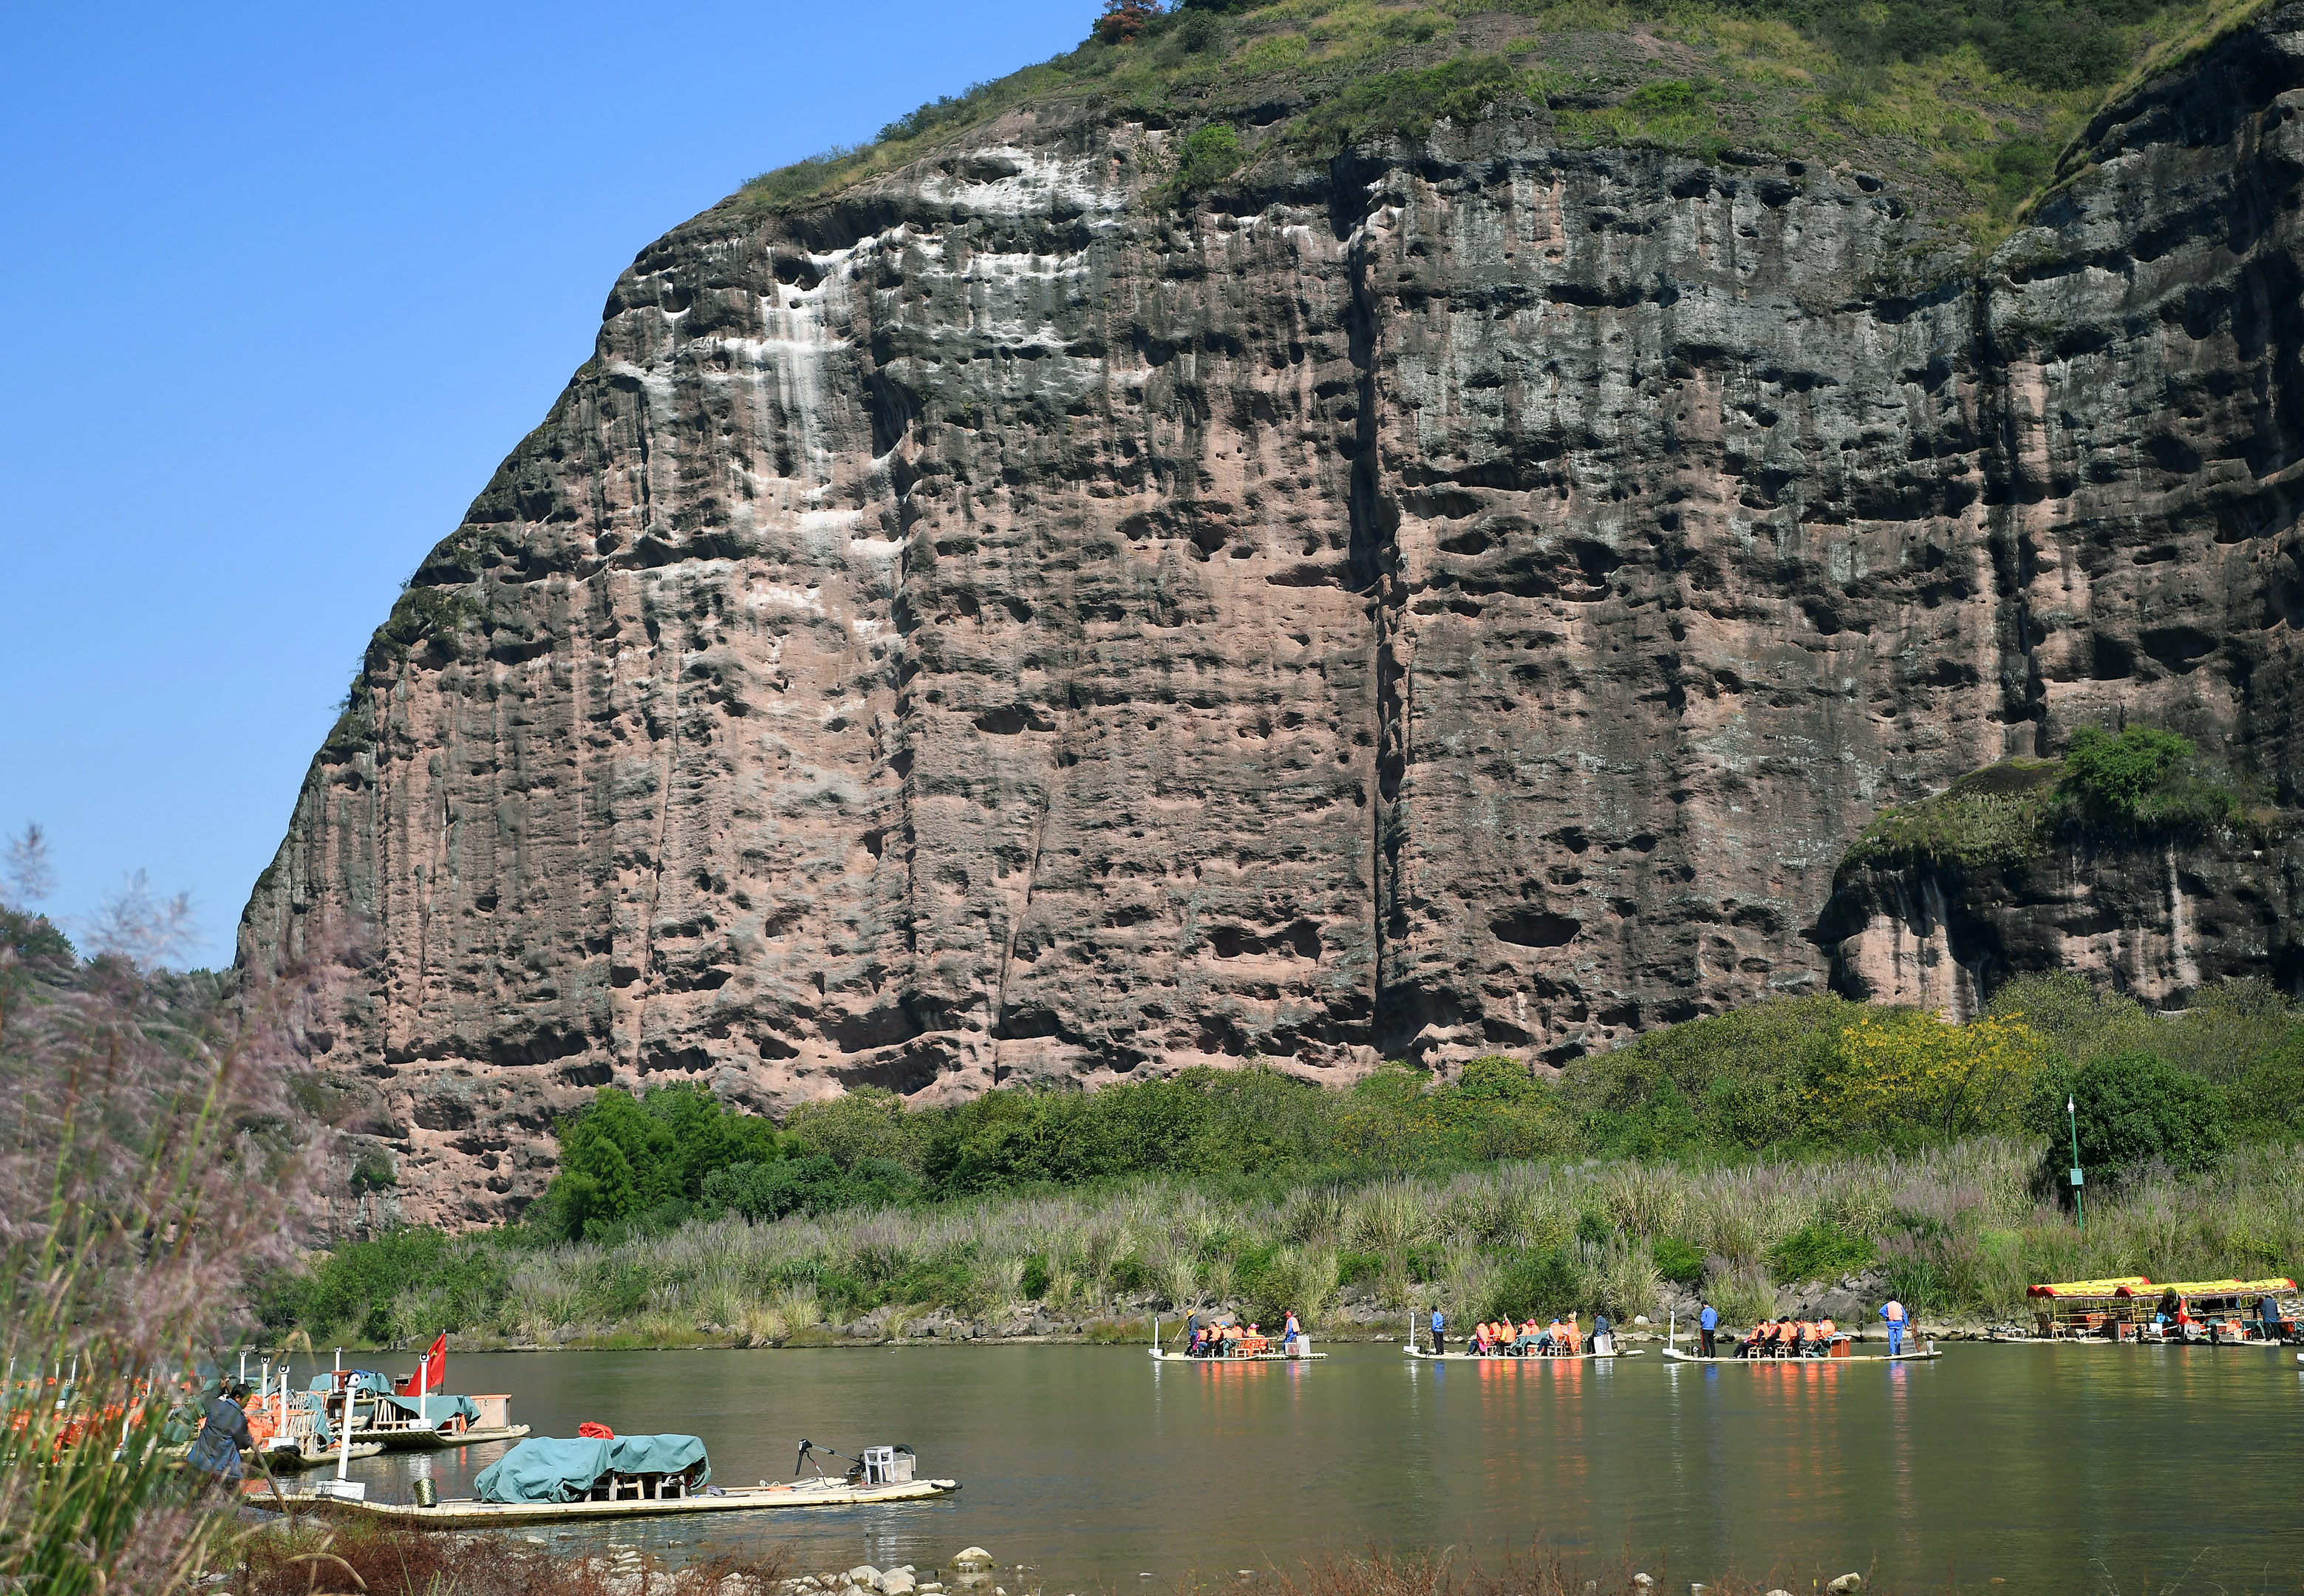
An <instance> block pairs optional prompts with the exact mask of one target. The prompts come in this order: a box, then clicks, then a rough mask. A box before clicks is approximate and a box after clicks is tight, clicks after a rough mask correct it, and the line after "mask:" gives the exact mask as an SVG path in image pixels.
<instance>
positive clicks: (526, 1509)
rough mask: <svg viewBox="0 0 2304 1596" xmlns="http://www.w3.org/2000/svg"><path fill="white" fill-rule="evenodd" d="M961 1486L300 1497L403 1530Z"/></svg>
mask: <svg viewBox="0 0 2304 1596" xmlns="http://www.w3.org/2000/svg"><path fill="white" fill-rule="evenodd" d="M959 1489H960V1482H959V1481H957V1480H908V1481H904V1482H901V1483H895V1484H887V1485H861V1484H851V1483H849V1482H848V1481H847V1480H845V1479H832V1478H821V1479H809V1480H795V1481H792V1482H790V1483H788V1484H783V1485H767V1486H744V1487H741V1488H732V1489H729V1490H704V1491H699V1492H698V1493H697V1494H695V1495H693V1496H690V1495H685V1494H682V1495H678V1496H665V1497H648V1496H634V1497H621V1498H618V1499H614V1500H591V1499H587V1500H584V1501H580V1502H482V1501H476V1500H473V1499H470V1498H469V1497H456V1498H451V1499H446V1500H444V1501H442V1502H441V1503H440V1505H439V1506H438V1507H418V1506H416V1505H415V1504H414V1503H412V1502H373V1501H366V1500H352V1499H344V1498H335V1497H330V1496H327V1495H326V1494H324V1493H310V1494H305V1495H300V1496H298V1497H296V1498H294V1500H295V1501H296V1502H297V1503H298V1504H299V1505H302V1504H306V1503H309V1504H312V1505H315V1506H323V1507H342V1508H351V1509H356V1510H358V1511H360V1512H365V1513H371V1514H375V1515H377V1516H380V1517H385V1518H390V1519H395V1520H398V1521H399V1522H401V1523H403V1524H455V1525H483V1524H566V1523H570V1522H572V1521H578V1520H583V1519H603V1518H656V1517H665V1516H671V1515H673V1514H681V1513H757V1512H764V1511H768V1510H772V1509H791V1508H796V1507H870V1506H873V1505H875V1504H877V1503H880V1502H917V1501H926V1500H928V1499H931V1498H934V1497H940V1496H950V1495H951V1494H952V1493H953V1491H955V1490H959Z"/></svg>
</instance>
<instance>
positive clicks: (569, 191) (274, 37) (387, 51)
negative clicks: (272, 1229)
mask: <svg viewBox="0 0 2304 1596" xmlns="http://www.w3.org/2000/svg"><path fill="white" fill-rule="evenodd" d="M1097 9H1098V7H1097V4H1096V0H1009V3H1007V4H919V3H917V0H884V3H883V4H877V5H869V6H867V5H855V4H847V5H843V4H831V5H799V4H789V3H788V0H758V3H757V4H656V5H642V6H631V5H618V6H608V5H601V4H591V3H589V0H584V3H580V4H572V3H569V0H562V3H560V4H552V5H542V4H519V5H511V4H505V5H491V4H485V0H483V3H482V4H455V5H439V4H394V5H359V4H321V5H313V4H298V5H293V6H287V5H281V6H272V5H260V4H239V5H227V6H185V5H125V6H106V5H102V4H86V5H83V4H64V5H38V6H19V7H16V8H14V9H13V11H12V12H11V13H10V19H9V23H8V30H7V31H8V42H7V46H6V48H5V50H4V51H0V207H4V208H0V292H4V300H0V303H4V304H5V305H6V306H7V308H8V310H9V316H8V321H9V326H8V330H7V333H6V335H5V340H4V344H0V348H4V350H5V353H4V356H0V362H4V363H0V377H4V380H0V829H4V830H5V831H7V832H14V831H16V830H17V829H18V828H20V827H21V826H22V824H23V823H25V822H26V821H27V820H38V821H39V822H41V823H43V824H45V825H46V826H47V829H48V832H49V835H50V840H51V845H52V848H53V849H54V856H55V867H56V874H57V875H58V877H59V888H58V891H57V892H56V893H55V897H54V898H53V899H51V900H50V901H49V903H48V905H47V908H49V910H50V911H51V912H52V913H56V914H58V915H59V916H61V917H63V918H64V919H66V920H67V922H69V921H71V920H72V919H73V918H76V917H78V916H84V915H86V914H87V912H88V911H89V908H91V907H92V905H93V904H94V903H95V902H96V900H97V899H99V898H100V897H101V896H102V895H103V894H104V893H106V891H110V890H113V889H114V888H116V887H117V886H118V885H119V884H120V882H121V881H122V880H123V877H124V875H125V874H127V873H128V872H130V871H132V870H135V869H137V868H139V867H141V868H145V869H148V870H149V872H150V873H151V877H152V884H153V886H154V887H155V888H156V889H159V890H162V891H178V890H183V891H190V892H191V896H192V903H193V909H194V912H195V915H196V916H197V918H198V922H199V942H198V943H197V945H196V946H195V947H194V948H192V949H191V953H190V959H189V962H192V963H215V962H223V961H225V960H228V959H229V958H230V957H231V946H232V933H233V925H235V923H236V922H237V921H238V919H239V916H240V910H241V905H242V904H243V902H244V901H245V900H246V898H247V895H248V890H249V887H250V884H251V883H252V882H254V881H255V879H256V875H257V873H258V871H259V870H261V869H262V868H263V867H264V866H265V865H266V864H267V862H268V861H269V860H270V859H271V857H272V854H273V850H274V849H275V848H276V847H277V846H278V844H279V840H280V836H281V833H282V832H283V830H284V827H285V825H286V823H287V819H288V813H289V806H290V805H291V803H292V801H293V799H294V797H295V792H296V788H297V783H298V782H299V781H301V778H302V776H303V773H304V768H305V765H306V764H307V762H308V761H309V759H310V757H311V755H312V751H313V749H314V748H315V747H318V743H319V739H320V738H321V736H322V735H323V734H324V733H325V732H326V730H327V727H328V725H329V722H331V721H332V720H333V719H334V718H335V705H336V702H337V700H338V699H339V698H340V697H342V696H343V690H344V685H345V683H346V681H347V680H349V679H350V677H351V675H352V668H353V666H354V665H355V663H357V662H358V660H359V658H360V651H361V649H362V647H363V646H365V645H366V642H367V639H368V633H369V631H370V630H372V629H374V628H375V626H376V625H377V623H378V622H379V621H382V620H383V618H384V615H385V611H386V610H387V609H388V608H389V607H390V604H391V602H392V599H393V595H394V591H395V589H396V587H398V584H399V582H400V581H401V579H402V578H404V577H405V576H406V575H407V574H408V572H409V571H410V570H413V569H414V567H415V565H416V563H417V562H418V560H419V558H420V557H421V556H422V554H423V553H424V552H425V551H426V550H427V549H428V548H429V547H430V546H431V545H433V544H434V543H436V542H437V541H438V540H439V539H440V538H442V537H443V536H446V535H447V533H448V532H449V531H450V530H451V529H452V528H454V526H455V525H456V523H457V521H458V519H460V518H461V516H462V512H463V510H464V507H465V505H466V504H467V503H468V502H470V500H471V498H472V496H473V495H474V494H477V493H478V492H479V490H480V488H481V486H483V485H484V484H485V483H486V482H487V478H488V476H489V474H490V473H491V472H492V471H493V470H494V469H495V467H496V462H497V461H498V460H501V459H502V458H503V457H504V454H505V453H506V452H509V451H510V449H511V448H512V444H513V443H515V442H517V441H518V439H519V438H520V437H521V435H522V434H523V433H525V432H526V431H527V430H528V429H529V427H531V426H534V425H535V424H536V423H537V422H538V421H539V420H541V419H542V418H543V417H544V414H545V411H546V408H547V407H548V406H549V405H550V404H551V402H552V399H553V396H554V395H555V393H557V392H558V391H559V389H560V387H561V385H562V384H563V383H565V382H566V380H567V378H568V376H569V374H570V373H571V372H572V371H573V370H574V369H575V368H576V367H577V366H579V365H580V364H581V363H582V362H583V361H584V360H585V359H587V358H588V357H589V355H590V353H591V350H592V338H593V334H594V333H595V331H596V330H597V327H598V325H599V317H600V308H601V305H602V302H603V301H604V300H606V297H607V292H608V288H609V285H610V284H611V283H613V282H614V279H615V276H616V274H617V272H618V271H620V270H621V269H622V268H623V266H625V265H627V264H628V263H629V262H630V261H631V258H632V257H633V256H634V255H635V254H637V253H638V252H639V250H640V248H641V247H642V246H643V245H645V244H647V243H648V241H649V240H651V239H653V238H655V237H656V235H657V234H659V233H661V232H664V231H665V229H667V228H669V227H671V226H673V225H674V224H677V223H679V222H680V221H682V219H683V218H685V217H687V216H690V215H694V214H695V213H696V212H698V211H700V210H702V209H704V208H705V207H707V206H709V205H711V204H712V203H713V202H714V201H716V200H717V199H719V198H721V197H722V196H724V195H725V194H727V193H728V192H730V191H731V190H733V189H734V188H735V187H736V186H737V185H738V184H740V183H741V182H743V181H744V180H745V179H747V178H749V177H751V176H753V175H754V174H755V173H760V172H763V171H766V170H767V169H768V168H770V167H773V166H777V165H783V164H784V163H785V162H787V161H791V160H794V159H797V158H798V157H800V156H806V155H809V154H812V153H814V152H815V151H817V150H818V149H821V148H825V147H826V146H827V145H831V144H846V143H853V142H857V141H860V140H861V139H868V138H869V137H871V135H872V134H873V132H874V131H877V129H878V128H879V127H880V125H881V124H882V123H883V122H887V121H888V120H890V119H891V118H892V117H894V116H896V115H899V114H902V113H903V112H905V111H908V110H910V109H911V107H912V106H916V105H918V104H919V103H920V102H921V101H922V100H926V99H932V98H934V97H936V96H937V95H939V94H946V93H954V92H957V91H958V90H960V89H963V88H965V87H966V86H967V85H968V84H969V83H970V82H972V81H975V80H978V79H982V78H988V77H996V76H999V75H1001V74H1003V73H1004V72H1011V71H1012V70H1014V69H1015V68H1017V67H1019V66H1022V65H1024V64H1026V63H1029V62H1033V61H1038V60H1043V59H1045V58H1046V57H1047V56H1049V55H1054V54H1055V53H1056V52H1058V51H1059V50H1063V49H1068V48H1070V47H1071V46H1072V45H1074V44H1076V43H1078V42H1079V40H1080V38H1083V37H1085V36H1086V34H1087V32H1088V26H1089V23H1090V22H1091V21H1092V20H1093V17H1094V15H1095V13H1096V12H1097Z"/></svg>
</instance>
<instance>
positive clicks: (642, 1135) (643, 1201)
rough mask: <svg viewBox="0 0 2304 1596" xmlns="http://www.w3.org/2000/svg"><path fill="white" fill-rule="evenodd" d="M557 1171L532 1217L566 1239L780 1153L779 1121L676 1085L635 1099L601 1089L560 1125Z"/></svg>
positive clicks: (598, 1232) (597, 1232) (687, 1194)
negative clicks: (539, 1210) (719, 1172)
mask: <svg viewBox="0 0 2304 1596" xmlns="http://www.w3.org/2000/svg"><path fill="white" fill-rule="evenodd" d="M559 1135H560V1172H559V1174H557V1175H556V1176H555V1177H554V1178H553V1181H552V1184H551V1186H549V1187H548V1188H546V1192H545V1196H544V1203H543V1205H542V1206H543V1212H542V1213H541V1214H540V1215H539V1216H538V1217H539V1218H540V1220H541V1221H542V1223H543V1225H544V1228H545V1229H547V1230H549V1231H551V1232H553V1233H554V1234H555V1235H559V1236H563V1237H569V1238H571V1239H573V1238H576V1237H584V1236H591V1237H596V1238H597V1237H600V1236H603V1235H606V1233H608V1232H609V1231H610V1230H611V1229H613V1228H614V1227H615V1226H617V1225H620V1224H627V1223H630V1222H631V1220H635V1219H638V1218H639V1217H640V1216H641V1215H643V1214H646V1213H648V1212H651V1211H654V1210H657V1209H660V1208H662V1207H663V1206H664V1205H665V1203H670V1202H673V1201H683V1202H692V1201H695V1200H697V1199H699V1198H701V1197H702V1196H703V1195H704V1182H705V1178H707V1176H708V1175H710V1174H711V1173H712V1172H713V1171H715V1170H722V1169H726V1168H728V1167H730V1166H733V1165H735V1164H740V1163H754V1162H767V1161H771V1160H773V1159H775V1158H776V1157H777V1156H778V1153H780V1151H781V1142H780V1140H779V1138H778V1136H777V1134H776V1127H775V1125H774V1123H772V1122H771V1121H769V1120H767V1119H761V1118H759V1117H758V1116H757V1115H752V1114H746V1113H741V1112H740V1111H738V1110H734V1109H730V1108H726V1107H724V1106H723V1105H722V1104H721V1103H720V1102H718V1100H717V1099H716V1098H714V1097H713V1095H712V1094H710V1093H709V1092H707V1091H706V1090H704V1089H703V1088H702V1087H700V1086H695V1085H688V1084H687V1083H684V1082H683V1083H680V1084H677V1085H669V1086H659V1087H657V1088H656V1090H655V1091H653V1092H650V1093H649V1094H648V1095H647V1096H646V1097H634V1096H633V1095H632V1094H631V1093H629V1092H627V1091H625V1090H623V1088H622V1087H620V1086H603V1087H601V1088H600V1089H599V1091H598V1092H597V1093H596V1094H594V1096H593V1099H592V1101H591V1102H589V1104H587V1105H586V1106H585V1107H584V1108H583V1109H582V1110H580V1112H578V1113H576V1114H574V1115H572V1116H571V1117H570V1118H568V1119H563V1120H562V1121H561V1122H560V1126H559Z"/></svg>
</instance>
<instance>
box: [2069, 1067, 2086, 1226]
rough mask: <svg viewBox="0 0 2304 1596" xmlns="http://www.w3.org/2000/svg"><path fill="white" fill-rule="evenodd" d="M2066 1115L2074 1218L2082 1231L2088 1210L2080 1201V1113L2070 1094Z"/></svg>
mask: <svg viewBox="0 0 2304 1596" xmlns="http://www.w3.org/2000/svg"><path fill="white" fill-rule="evenodd" d="M2064 1113H2065V1115H2066V1117H2067V1118H2069V1119H2071V1126H2072V1217H2073V1218H2074V1220H2077V1221H2078V1225H2079V1228H2080V1229H2082V1230H2085V1229H2088V1208H2087V1205H2086V1204H2084V1203H2081V1201H2080V1185H2081V1181H2080V1110H2079V1109H2077V1108H2075V1107H2074V1106H2073V1105H2072V1100H2071V1096H2070V1095H2069V1094H2067V1095H2066V1097H2065V1098H2064Z"/></svg>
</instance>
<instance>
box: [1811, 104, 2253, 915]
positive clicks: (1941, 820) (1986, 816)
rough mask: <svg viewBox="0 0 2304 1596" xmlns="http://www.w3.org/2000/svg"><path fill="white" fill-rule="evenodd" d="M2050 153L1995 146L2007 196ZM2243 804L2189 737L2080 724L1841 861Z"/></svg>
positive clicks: (2025, 846)
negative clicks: (2056, 749)
mask: <svg viewBox="0 0 2304 1596" xmlns="http://www.w3.org/2000/svg"><path fill="white" fill-rule="evenodd" d="M2049 159H2050V157H2049V156H2048V153H2047V150H2046V146H2045V145H2039V144H2036V143H2032V142H2029V141H2027V140H2022V139H2016V140H2012V141H2011V142H2010V143H2009V144H2007V145H2005V146H2003V148H2002V149H2001V150H2000V151H1999V153H1998V154H1997V155H1996V156H1995V157H1994V163H1995V172H1997V173H1998V174H1999V175H1998V177H1997V178H1996V179H1995V182H1997V183H1998V184H1999V185H2000V186H1999V189H1998V190H1997V191H1998V193H1999V194H2000V197H2001V199H2002V200H2003V201H2007V202H2008V203H2010V204H2012V198H2011V197H2012V196H2014V195H2017V194H2018V193H2019V192H2020V191H2023V192H2029V190H2030V188H2031V187H2032V185H2034V184H2035V183H2036V182H2038V181H2040V180H2042V179H2044V178H2045V176H2046V173H2047V169H2048V164H2049ZM2245 815H2246V809H2245V806H2243V805H2242V803H2241V802H2240V797H2239V795H2238V794H2236V793H2235V792H2233V791H2232V789H2231V788H2230V787H2228V786H2226V785H2224V783H2222V782H2220V781H2215V780H2214V779H2212V778H2211V777H2210V776H2208V775H2207V773H2205V772H2203V771H2202V770H2201V769H2200V768H2199V766H2198V761H2197V759H2196V758H2195V756H2194V753H2193V748H2192V745H2191V744H2190V742H2188V741H2186V740H2185V739H2183V738H2181V737H2178V736H2176V735H2174V734H2173V733H2172V732H2166V731H2159V730H2153V729H2152V728H2150V727H2146V726H2131V727H2130V728H2128V729H2127V730H2125V731H2122V732H2121V733H2120V734H2119V735H2118V736H2116V737H2115V736H2113V734H2112V733H2110V732H2107V731H2102V730H2096V729H2095V728H2093V727H2083V728H2082V729H2081V730H2079V731H2076V732H2074V733H2073V734H2072V741H2071V750H2070V751H2069V752H2068V753H2067V754H2066V755H2065V756H2064V757H2063V759H2061V760H2056V759H2047V760H2040V759H2010V760H2005V761H2003V762H2002V763H2001V764H1993V765H1986V767H1985V768H1984V769H1982V770H1979V771H1971V772H1969V773H1968V774H1967V775H1964V776H1962V777H1961V778H1960V779H1959V780H1958V781H1954V782H1953V783H1952V785H1951V786H1950V787H1949V788H1947V789H1945V790H1944V791H1943V792H1941V793H1939V794H1937V795H1936V797H1935V798H1923V799H1922V800H1920V801H1919V803H1915V804H1904V805H1900V806H1896V807H1893V808H1890V809H1884V810H1882V811H1881V812H1880V814H1879V815H1876V816H1875V817H1874V819H1873V821H1872V823H1870V824H1869V825H1868V826H1866V827H1865V828H1864V831H1863V832H1862V833H1861V834H1860V835H1859V836H1858V837H1857V839H1856V840H1855V841H1854V842H1852V843H1851V844H1850V845H1849V848H1848V851H1847V852H1846V853H1845V854H1844V855H1843V856H1842V858H1841V866H1840V867H1841V869H1842V871H1843V872H1844V871H1847V870H1850V869H1852V868H1855V867H1858V866H1865V865H1884V866H1905V865H1955V866H1961V867H1962V868H1965V869H1969V870H1986V869H1994V868H1999V867H2003V866H2011V865H2018V864H2021V863H2023V862H2024V861H2026V860H2028V859H2032V858H2036V857H2038V856H2039V855H2040V853H2041V852H2042V851H2043V850H2045V849H2046V847H2047V846H2048V843H2049V840H2050V839H2051V838H2052V837H2053V836H2054V834H2055V832H2056V831H2057V828H2058V827H2060V826H2063V825H2069V824H2074V823H2086V824H2091V825H2098V826H2118V827H2122V828H2124V829H2130V830H2142V831H2162V832H2166V831H2198V830H2202V829H2205V828H2207V827H2210V826H2216V825H2229V824H2233V823H2238V822H2240V820H2242V819H2243V818H2245Z"/></svg>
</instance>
